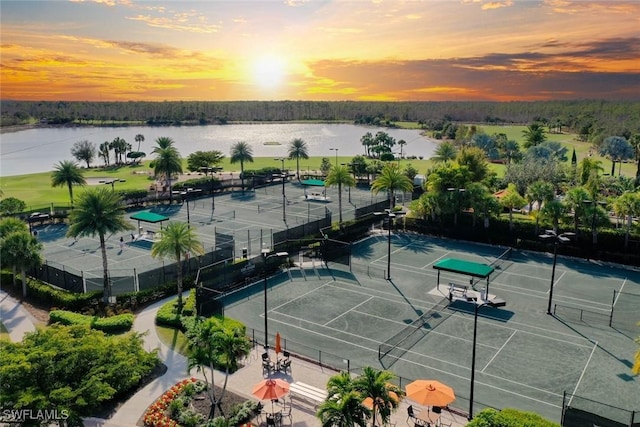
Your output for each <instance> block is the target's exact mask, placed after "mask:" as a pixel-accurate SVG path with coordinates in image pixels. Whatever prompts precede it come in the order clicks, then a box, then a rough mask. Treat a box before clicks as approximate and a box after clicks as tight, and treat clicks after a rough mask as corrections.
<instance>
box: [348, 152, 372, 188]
mask: <svg viewBox="0 0 640 427" xmlns="http://www.w3.org/2000/svg"><path fill="white" fill-rule="evenodd" d="M351 171H352V172H353V175H354V176H355V177H357V178H360V177H362V176H363V175H367V183H368V182H369V175H368V174H367V159H366V158H365V157H364V156H360V155H358V156H354V157H353V158H352V159H351Z"/></svg>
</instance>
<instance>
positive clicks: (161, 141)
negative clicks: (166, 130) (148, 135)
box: [153, 136, 176, 153]
mask: <svg viewBox="0 0 640 427" xmlns="http://www.w3.org/2000/svg"><path fill="white" fill-rule="evenodd" d="M175 143H176V142H175V141H174V140H173V138H171V137H168V136H159V137H158V138H156V147H155V148H154V149H153V153H155V152H156V150H163V149H165V148H169V147H174V146H175Z"/></svg>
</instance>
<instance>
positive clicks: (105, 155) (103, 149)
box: [98, 141, 111, 166]
mask: <svg viewBox="0 0 640 427" xmlns="http://www.w3.org/2000/svg"><path fill="white" fill-rule="evenodd" d="M110 150H111V147H110V144H109V141H105V142H103V143H102V144H100V147H99V148H98V157H100V158H101V159H102V160H103V161H104V164H105V166H109V156H110V152H111V151H110Z"/></svg>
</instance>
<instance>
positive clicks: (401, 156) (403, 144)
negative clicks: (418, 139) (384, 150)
mask: <svg viewBox="0 0 640 427" xmlns="http://www.w3.org/2000/svg"><path fill="white" fill-rule="evenodd" d="M398 145H399V146H400V158H401V159H404V146H405V145H407V141H405V140H404V139H401V140H399V141H398Z"/></svg>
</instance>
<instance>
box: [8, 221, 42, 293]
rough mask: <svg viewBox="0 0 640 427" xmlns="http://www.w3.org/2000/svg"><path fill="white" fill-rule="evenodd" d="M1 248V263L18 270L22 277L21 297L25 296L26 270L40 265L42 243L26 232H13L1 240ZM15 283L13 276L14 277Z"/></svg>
mask: <svg viewBox="0 0 640 427" xmlns="http://www.w3.org/2000/svg"><path fill="white" fill-rule="evenodd" d="M1 243H2V248H0V256H1V257H2V263H3V264H6V265H10V266H11V267H13V268H14V271H15V270H18V269H19V270H20V275H21V276H22V297H23V298H25V297H26V296H27V274H26V270H27V269H28V268H33V267H37V266H39V265H40V264H41V263H42V257H41V256H40V252H41V251H42V243H40V242H38V239H36V237H35V236H33V235H31V233H29V232H28V231H24V230H23V231H14V232H11V233H9V234H7V235H6V236H4V237H3V238H2V241H1ZM14 282H15V275H14Z"/></svg>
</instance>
